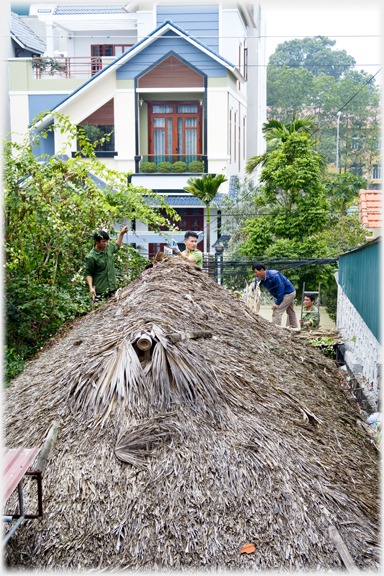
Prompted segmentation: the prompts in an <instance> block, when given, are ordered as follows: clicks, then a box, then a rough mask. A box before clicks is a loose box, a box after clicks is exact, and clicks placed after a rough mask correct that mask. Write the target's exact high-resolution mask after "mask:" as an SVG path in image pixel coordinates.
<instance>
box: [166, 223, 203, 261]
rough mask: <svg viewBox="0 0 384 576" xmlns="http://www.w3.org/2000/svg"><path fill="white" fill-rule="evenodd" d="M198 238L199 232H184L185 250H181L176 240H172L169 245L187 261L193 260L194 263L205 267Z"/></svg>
mask: <svg viewBox="0 0 384 576" xmlns="http://www.w3.org/2000/svg"><path fill="white" fill-rule="evenodd" d="M197 240H198V235H197V233H196V232H190V231H188V232H186V233H185V234H184V244H185V250H184V252H181V250H180V248H179V247H178V245H177V243H176V242H175V240H171V242H170V243H169V246H170V248H172V250H173V252H174V253H175V254H177V256H180V258H182V259H183V260H185V261H186V262H191V263H192V264H196V266H198V267H199V268H203V254H202V252H201V251H200V250H197V248H196V246H197Z"/></svg>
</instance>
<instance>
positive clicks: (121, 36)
mask: <svg viewBox="0 0 384 576" xmlns="http://www.w3.org/2000/svg"><path fill="white" fill-rule="evenodd" d="M84 36H87V38H84ZM90 36H93V38H90ZM99 36H100V38H99ZM108 36H110V38H108ZM136 41H137V33H136V30H102V31H99V32H98V31H96V32H92V31H88V30H87V31H80V32H74V33H73V34H72V35H70V36H69V37H68V40H67V46H68V48H67V56H87V57H89V56H91V46H92V45H94V44H135V43H136Z"/></svg>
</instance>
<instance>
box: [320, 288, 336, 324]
mask: <svg viewBox="0 0 384 576" xmlns="http://www.w3.org/2000/svg"><path fill="white" fill-rule="evenodd" d="M321 305H322V306H325V309H326V311H327V313H328V316H329V317H330V319H331V320H333V322H336V313H337V285H336V282H335V285H334V286H332V287H331V288H330V289H329V290H328V291H327V292H326V293H325V294H324V295H321Z"/></svg>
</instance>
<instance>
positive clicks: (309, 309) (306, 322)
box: [300, 293, 319, 330]
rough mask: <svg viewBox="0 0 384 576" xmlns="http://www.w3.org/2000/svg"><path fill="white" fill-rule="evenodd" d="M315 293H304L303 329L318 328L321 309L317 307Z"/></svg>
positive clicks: (301, 322)
mask: <svg viewBox="0 0 384 576" xmlns="http://www.w3.org/2000/svg"><path fill="white" fill-rule="evenodd" d="M315 299H316V298H315V295H314V294H310V293H308V294H305V295H304V308H305V312H303V319H302V320H300V325H301V328H302V329H303V330H309V329H310V328H316V326H318V324H319V310H318V308H316V306H315V305H314V304H315Z"/></svg>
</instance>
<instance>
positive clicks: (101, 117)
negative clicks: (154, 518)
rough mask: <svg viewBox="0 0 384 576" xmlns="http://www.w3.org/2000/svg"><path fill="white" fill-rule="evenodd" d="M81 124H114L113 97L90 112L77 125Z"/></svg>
mask: <svg viewBox="0 0 384 576" xmlns="http://www.w3.org/2000/svg"><path fill="white" fill-rule="evenodd" d="M83 124H95V125H96V126H103V125H104V126H114V124H115V111H114V99H113V98H112V99H111V100H109V101H108V102H106V103H105V104H104V105H103V106H101V107H100V108H98V109H97V110H95V112H93V113H92V114H90V115H89V116H87V117H86V118H84V120H82V121H81V122H79V126H81V125H83Z"/></svg>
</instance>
